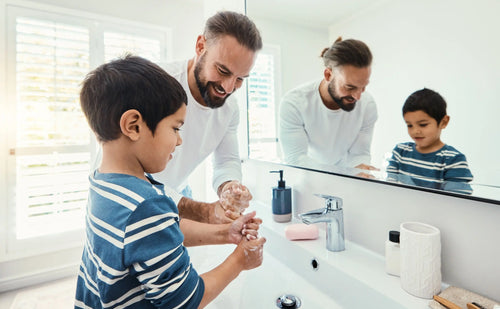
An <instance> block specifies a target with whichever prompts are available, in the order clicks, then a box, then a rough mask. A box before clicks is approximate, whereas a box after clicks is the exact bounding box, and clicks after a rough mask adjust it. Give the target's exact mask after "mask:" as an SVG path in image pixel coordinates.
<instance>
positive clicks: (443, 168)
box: [387, 142, 473, 188]
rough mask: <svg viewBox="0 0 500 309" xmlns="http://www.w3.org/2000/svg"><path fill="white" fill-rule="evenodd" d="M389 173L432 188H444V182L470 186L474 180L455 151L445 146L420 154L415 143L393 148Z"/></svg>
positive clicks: (465, 163)
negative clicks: (467, 183) (470, 182)
mask: <svg viewBox="0 0 500 309" xmlns="http://www.w3.org/2000/svg"><path fill="white" fill-rule="evenodd" d="M387 173H389V174H401V175H404V176H409V177H411V179H412V180H413V181H414V182H415V184H417V185H422V186H426V187H431V188H441V187H442V184H443V183H445V182H469V181H471V180H472V178H473V177H472V173H471V171H470V170H469V165H468V164H467V160H466V158H465V156H464V155H463V154H462V153H461V152H460V151H458V150H456V149H455V148H454V147H452V146H449V145H444V146H443V147H442V148H441V149H439V150H437V151H435V152H431V153H420V152H418V151H417V150H416V149H415V143H413V142H407V143H400V144H397V145H396V147H394V149H393V151H392V157H391V158H390V159H389V165H388V166H387ZM389 177H390V176H389Z"/></svg>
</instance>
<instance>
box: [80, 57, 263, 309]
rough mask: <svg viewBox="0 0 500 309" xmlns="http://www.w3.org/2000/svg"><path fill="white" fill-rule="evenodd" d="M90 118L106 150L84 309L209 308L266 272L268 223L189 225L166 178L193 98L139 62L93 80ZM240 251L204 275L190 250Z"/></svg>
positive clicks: (85, 260) (86, 91)
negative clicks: (225, 247)
mask: <svg viewBox="0 0 500 309" xmlns="http://www.w3.org/2000/svg"><path fill="white" fill-rule="evenodd" d="M80 102H81V106H82V110H83V112H84V114H85V116H86V118H87V120H88V123H89V125H90V127H91V129H92V130H93V131H94V133H95V134H96V136H97V138H98V140H99V141H100V143H101V144H102V150H103V151H102V153H103V155H102V162H101V165H100V166H99V168H98V169H96V170H95V172H93V173H92V174H91V175H90V177H89V180H90V190H89V197H88V205H87V215H86V241H85V246H84V250H83V254H82V262H81V265H80V271H79V274H78V281H77V289H76V296H75V308H93V309H98V308H125V307H126V308H181V307H182V308H199V307H200V308H202V307H205V306H206V305H207V304H208V303H209V302H210V301H211V300H213V299H214V298H215V297H216V296H217V295H218V294H219V293H220V292H221V291H222V290H223V289H224V288H225V287H226V286H227V285H228V284H229V283H230V282H231V281H232V280H233V279H235V278H236V277H237V276H238V275H239V273H240V272H241V271H243V270H247V269H252V268H255V267H257V266H259V265H260V264H261V263H262V249H263V244H264V242H265V239H264V238H258V239H257V230H258V228H259V225H260V223H261V222H262V220H260V219H257V218H255V212H251V213H248V214H245V215H242V216H240V217H239V218H238V219H236V220H235V221H233V222H232V223H227V224H205V223H200V222H196V221H191V220H188V219H184V218H182V219H181V218H180V217H179V213H178V210H177V207H176V205H175V203H174V202H173V200H172V199H171V197H170V196H169V193H168V191H166V189H165V187H164V186H163V185H162V184H161V183H158V182H156V181H155V180H154V179H153V178H152V177H151V175H150V174H151V173H155V172H158V171H161V170H163V169H164V168H165V166H166V165H167V163H168V162H169V161H170V160H171V159H172V153H173V152H174V150H175V148H176V147H177V146H179V145H180V144H181V143H182V139H181V137H180V135H179V130H181V127H182V125H183V123H184V118H185V115H186V104H187V103H186V102H187V97H186V93H185V91H184V90H183V88H182V86H181V85H180V84H179V82H177V81H176V80H175V78H173V77H172V76H170V75H169V74H167V73H166V72H165V71H164V70H163V69H161V68H160V67H159V66H157V65H156V64H153V63H152V62H150V61H148V60H146V59H143V58H140V57H135V56H126V57H125V58H123V59H118V60H114V61H111V62H110V63H107V64H104V65H101V66H100V67H98V68H97V69H95V70H94V71H92V72H91V73H89V74H88V75H87V77H86V78H85V80H84V82H83V86H82V91H81V93H80ZM227 243H233V244H236V245H237V246H236V248H235V250H234V251H233V252H232V253H231V254H230V255H229V257H228V258H227V259H226V260H225V261H224V262H222V263H221V264H220V265H219V266H218V267H216V268H214V269H213V270H211V271H208V272H206V273H204V274H201V275H198V273H197V272H196V270H195V269H193V267H192V264H191V262H190V258H189V255H188V252H187V249H186V247H185V246H198V245H206V244H227Z"/></svg>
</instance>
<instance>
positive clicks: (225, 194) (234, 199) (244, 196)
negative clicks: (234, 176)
mask: <svg viewBox="0 0 500 309" xmlns="http://www.w3.org/2000/svg"><path fill="white" fill-rule="evenodd" d="M251 199H252V194H251V193H250V191H248V188H247V187H246V186H244V185H243V184H241V183H240V182H239V181H237V180H232V181H229V182H226V183H225V184H224V185H223V186H222V189H221V191H220V203H221V206H222V208H223V209H224V210H225V215H226V217H228V218H230V219H232V220H235V219H236V218H238V217H239V216H240V215H241V214H242V213H243V212H244V211H245V209H246V208H247V207H248V206H249V203H250V200H251Z"/></svg>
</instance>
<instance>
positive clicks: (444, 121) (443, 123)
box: [439, 115, 450, 129]
mask: <svg viewBox="0 0 500 309" xmlns="http://www.w3.org/2000/svg"><path fill="white" fill-rule="evenodd" d="M449 122H450V116H448V115H446V116H444V117H443V119H441V123H440V124H439V126H440V127H441V129H444V128H446V126H447V125H448V123H449Z"/></svg>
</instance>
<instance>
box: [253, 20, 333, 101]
mask: <svg viewBox="0 0 500 309" xmlns="http://www.w3.org/2000/svg"><path fill="white" fill-rule="evenodd" d="M253 21H254V22H255V24H256V25H257V28H259V31H260V33H261V35H262V41H263V42H264V44H272V45H279V46H280V48H281V60H280V61H281V63H282V67H281V90H282V93H281V95H284V94H285V93H286V92H287V91H288V90H290V89H292V88H294V87H296V86H297V85H300V84H302V83H305V82H308V81H310V80H311V78H313V79H314V78H316V79H321V78H323V69H324V65H323V62H322V59H321V58H320V54H321V51H322V50H323V48H325V47H328V46H329V43H328V41H329V39H328V31H327V30H326V29H325V30H323V31H321V30H318V29H317V28H306V27H302V26H297V25H294V24H292V23H290V24H287V23H283V22H281V21H280V22H274V21H272V20H269V19H260V18H254V19H253ZM301 42H307V43H306V44H301ZM332 42H333V41H332ZM305 55H316V58H314V59H310V61H298V60H297V59H304V56H305ZM278 95H279V94H278Z"/></svg>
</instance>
